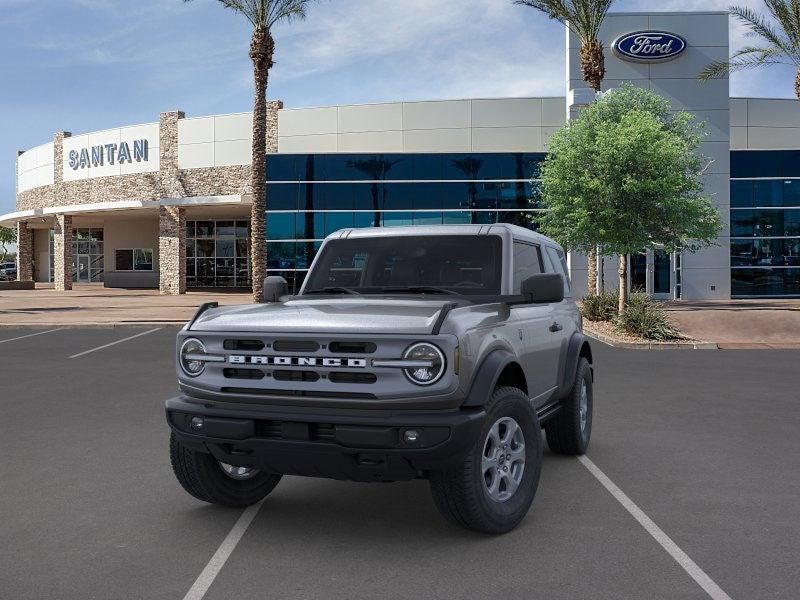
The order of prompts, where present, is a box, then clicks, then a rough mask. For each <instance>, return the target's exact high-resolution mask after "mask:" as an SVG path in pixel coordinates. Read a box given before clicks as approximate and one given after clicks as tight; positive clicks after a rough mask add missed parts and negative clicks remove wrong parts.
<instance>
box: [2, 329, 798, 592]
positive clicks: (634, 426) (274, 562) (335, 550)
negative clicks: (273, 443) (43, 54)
mask: <svg viewBox="0 0 800 600" xmlns="http://www.w3.org/2000/svg"><path fill="white" fill-rule="evenodd" d="M153 329H154V327H148V328H138V329H137V328H130V329H123V328H117V329H87V330H77V329H63V330H58V331H50V332H43V331H42V330H32V329H27V330H26V329H17V330H13V329H2V330H0V411H1V412H0V443H1V444H2V455H3V456H2V462H0V515H2V516H1V517H0V540H2V546H0V548H1V549H0V598H14V599H24V598H64V599H67V598H76V599H87V598H103V599H111V598H126V599H130V598H148V599H149V598H177V599H181V598H184V596H185V595H186V594H187V592H188V591H189V590H190V589H191V588H192V586H193V585H194V584H195V582H196V581H197V579H198V577H199V576H200V575H201V573H204V572H207V571H206V568H207V566H208V564H209V561H210V560H211V559H212V557H213V556H214V555H215V552H217V550H218V548H219V547H220V545H221V544H222V543H223V540H225V539H226V536H228V534H229V532H230V531H231V529H232V528H233V527H234V525H235V524H236V523H237V522H240V523H241V521H239V519H240V516H241V515H242V511H239V510H230V509H222V508H217V507H212V506H207V505H203V504H202V503H200V502H198V501H196V500H194V499H193V498H191V497H190V496H188V495H187V494H186V493H185V492H184V491H183V490H182V489H181V488H180V487H179V486H178V484H177V482H176V481H175V480H174V478H173V475H172V472H171V469H170V465H169V457H168V453H167V437H168V430H167V426H166V424H165V423H164V416H163V401H164V399H165V398H167V397H169V396H170V395H171V394H173V393H174V392H175V390H176V384H175V376H174V373H173V364H172V360H173V359H172V352H173V345H174V334H175V331H176V330H175V328H169V327H163V328H160V329H157V330H153ZM33 334H36V335H33ZM27 336H30V337H27ZM594 350H595V364H596V374H597V383H596V391H595V419H594V433H593V439H592V446H591V449H590V452H589V454H588V457H589V459H590V460H591V463H590V464H591V465H595V466H596V468H597V469H599V470H600V471H602V473H603V474H604V475H605V476H607V478H608V480H610V482H613V485H615V486H616V487H617V488H618V490H619V491H620V492H621V493H623V494H624V495H625V497H627V498H628V499H629V501H630V502H631V503H634V504H635V506H636V507H638V509H639V510H640V511H641V513H642V514H643V515H645V518H646V519H650V520H651V522H652V523H653V524H654V525H655V526H657V528H659V529H658V531H660V532H662V533H663V534H664V536H668V538H669V540H671V542H673V543H674V545H675V547H677V548H678V549H679V550H680V551H681V552H682V553H684V554H680V553H678V554H677V556H679V557H680V556H686V557H688V558H689V559H690V561H693V562H692V564H694V565H695V566H696V567H697V569H698V570H699V571H700V573H702V574H704V575H705V576H706V577H708V579H709V580H710V581H712V582H713V583H714V584H715V585H716V586H717V588H716V589H717V590H719V591H718V592H717V591H713V590H712V591H710V592H709V591H708V590H707V589H704V588H703V587H701V585H699V584H698V582H697V580H696V579H697V577H695V578H693V577H692V576H690V572H692V568H691V565H689V566H688V567H687V565H686V563H685V562H684V565H683V566H681V564H679V563H680V562H681V561H680V560H676V558H675V556H676V554H675V552H674V549H673V554H672V555H671V554H670V553H668V552H667V550H665V548H664V544H667V543H666V542H665V540H664V538H663V537H662V538H659V535H658V534H657V533H656V534H653V533H652V530H651V531H650V532H649V531H648V530H647V529H646V528H645V527H644V526H643V525H642V523H640V522H639V521H637V520H636V519H635V518H634V516H633V515H632V513H631V512H630V511H629V510H628V509H630V506H628V509H626V507H625V506H624V504H625V503H624V501H621V500H620V498H619V497H615V496H614V495H612V493H610V492H609V490H608V489H607V488H606V487H604V486H603V485H602V484H601V482H600V481H599V480H598V478H597V477H596V473H594V474H593V472H592V471H590V469H589V468H587V464H584V463H582V462H580V461H579V460H577V459H575V458H563V457H556V456H554V455H552V454H549V453H546V456H545V462H544V468H543V472H542V478H541V483H540V486H539V492H538V494H537V497H536V500H535V502H534V505H533V509H532V511H531V513H530V514H529V515H528V517H527V518H526V519H525V521H524V522H523V523H522V525H521V526H520V527H519V528H518V529H517V530H515V531H514V532H512V533H510V534H508V535H506V536H502V537H488V536H485V535H479V534H475V533H471V532H467V531H462V530H460V529H457V528H454V527H453V526H451V525H449V524H448V523H446V522H445V521H444V520H443V519H441V518H440V516H439V515H438V513H437V512H436V510H435V508H434V505H433V502H432V500H431V498H430V494H429V491H428V486H427V482H424V481H416V482H411V483H397V484H391V485H388V484H356V483H344V482H334V481H327V480H311V479H300V478H292V477H286V478H284V479H283V481H282V482H281V483H280V485H279V486H278V488H277V489H276V490H275V492H273V494H271V495H270V496H269V497H268V498H267V499H266V501H265V502H264V504H263V505H262V506H261V508H260V510H259V511H258V513H257V514H256V516H255V518H254V520H253V521H252V524H251V525H250V526H249V528H248V529H247V530H246V531H245V532H244V535H243V537H242V538H241V540H240V541H239V543H238V545H236V546H235V548H233V551H232V553H231V554H230V557H229V558H228V560H227V562H226V563H225V564H224V565H223V566H222V568H221V569H220V570H219V572H218V574H217V575H216V578H215V579H213V581H211V582H210V587H208V590H207V592H206V593H205V595H204V596H203V597H204V598H208V599H226V598H279V599H283V598H308V599H317V598H324V599H338V598H342V599H360V598H365V599H375V598H397V599H403V600H406V599H408V598H422V599H427V598H448V599H450V598H470V599H472V598H476V599H482V598H489V597H504V598H526V599H532V598H565V599H576V598H589V599H601V598H609V599H615V600H616V599H636V598H644V599H648V600H652V599H654V598H669V599H672V598H680V599H683V598H709V597H711V598H716V599H717V600H719V599H722V598H725V597H726V596H725V595H724V594H726V595H727V596H729V597H730V598H734V599H748V600H751V599H760V598H771V599H774V598H787V599H794V598H798V597H800V585H798V582H800V563H798V560H797V557H798V556H800V369H798V364H800V352H797V351H768V350H762V351H663V352H654V351H653V352H649V351H631V350H616V349H612V348H608V347H604V346H601V345H600V344H598V343H595V344H594ZM87 351H91V352H88V353H87ZM70 357H74V358H70ZM667 546H668V544H667ZM684 567H687V568H684ZM206 583H208V582H206ZM720 593H722V594H723V595H719V594H720Z"/></svg>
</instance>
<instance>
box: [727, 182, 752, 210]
mask: <svg viewBox="0 0 800 600" xmlns="http://www.w3.org/2000/svg"><path fill="white" fill-rule="evenodd" d="M753 193H754V192H753V182H752V181H731V206H732V207H734V208H749V207H751V206H753Z"/></svg>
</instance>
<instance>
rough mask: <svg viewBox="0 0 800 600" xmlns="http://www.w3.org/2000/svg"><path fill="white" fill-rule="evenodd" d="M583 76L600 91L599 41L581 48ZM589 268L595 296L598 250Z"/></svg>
mask: <svg viewBox="0 0 800 600" xmlns="http://www.w3.org/2000/svg"><path fill="white" fill-rule="evenodd" d="M581 75H582V76H583V80H584V81H585V82H586V83H588V84H589V87H590V88H592V89H593V90H594V91H595V92H599V91H600V87H601V84H602V83H603V77H605V75H606V67H605V57H604V56H603V45H602V44H601V43H600V42H598V41H597V40H592V41H589V42H586V43H584V44H583V45H582V46H581ZM586 259H587V260H588V263H589V264H588V265H587V266H588V268H587V287H588V288H589V289H588V291H587V294H588V295H589V296H594V295H595V294H596V293H597V249H596V248H592V249H590V250H589V255H588V256H587V257H586Z"/></svg>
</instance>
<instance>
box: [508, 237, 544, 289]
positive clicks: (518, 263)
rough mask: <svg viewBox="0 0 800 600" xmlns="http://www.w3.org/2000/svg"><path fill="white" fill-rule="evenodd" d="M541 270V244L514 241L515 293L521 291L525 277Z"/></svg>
mask: <svg viewBox="0 0 800 600" xmlns="http://www.w3.org/2000/svg"><path fill="white" fill-rule="evenodd" d="M541 272H542V257H541V254H540V253H539V246H534V245H533V244H526V243H524V242H514V293H515V294H519V293H520V290H521V289H522V282H523V281H524V280H525V279H527V278H528V277H530V276H531V275H535V274H536V273H541Z"/></svg>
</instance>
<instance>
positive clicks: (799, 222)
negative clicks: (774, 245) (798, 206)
mask: <svg viewBox="0 0 800 600" xmlns="http://www.w3.org/2000/svg"><path fill="white" fill-rule="evenodd" d="M783 235H796V236H800V210H785V211H783Z"/></svg>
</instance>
